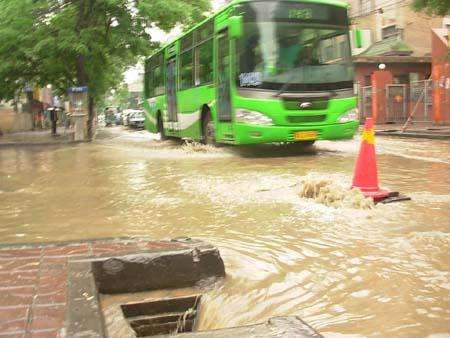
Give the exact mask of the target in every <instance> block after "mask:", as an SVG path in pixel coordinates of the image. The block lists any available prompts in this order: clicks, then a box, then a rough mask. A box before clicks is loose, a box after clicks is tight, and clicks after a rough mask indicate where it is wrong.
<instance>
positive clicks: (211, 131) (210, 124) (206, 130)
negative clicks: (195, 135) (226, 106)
mask: <svg viewBox="0 0 450 338" xmlns="http://www.w3.org/2000/svg"><path fill="white" fill-rule="evenodd" d="M202 141H203V143H204V144H209V145H215V144H216V129H215V127H214V121H213V120H212V118H211V113H210V112H208V113H206V115H205V117H204V118H203V120H202Z"/></svg>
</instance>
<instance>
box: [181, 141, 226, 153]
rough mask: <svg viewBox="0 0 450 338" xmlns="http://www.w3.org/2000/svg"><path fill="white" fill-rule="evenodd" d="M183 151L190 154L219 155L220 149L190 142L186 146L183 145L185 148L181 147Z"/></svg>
mask: <svg viewBox="0 0 450 338" xmlns="http://www.w3.org/2000/svg"><path fill="white" fill-rule="evenodd" d="M181 149H182V150H183V151H184V152H186V153H188V154H190V153H217V152H219V149H218V148H216V147H214V146H211V145H209V144H202V143H198V142H192V141H188V142H186V143H185V144H183V146H182V147H181Z"/></svg>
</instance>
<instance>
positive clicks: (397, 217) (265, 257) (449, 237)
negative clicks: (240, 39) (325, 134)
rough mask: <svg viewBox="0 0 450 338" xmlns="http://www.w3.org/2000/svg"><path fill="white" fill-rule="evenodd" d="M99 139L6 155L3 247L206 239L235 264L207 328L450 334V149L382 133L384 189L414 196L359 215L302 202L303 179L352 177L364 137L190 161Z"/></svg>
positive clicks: (119, 136) (0, 199) (0, 214)
mask: <svg viewBox="0 0 450 338" xmlns="http://www.w3.org/2000/svg"><path fill="white" fill-rule="evenodd" d="M100 136H101V137H99V139H98V140H97V141H95V142H94V143H92V144H81V145H76V146H64V147H18V148H0V238H1V242H2V243H24V242H46V241H59V240H76V239H87V238H95V237H111V236H138V235H149V236H151V237H153V238H155V239H161V238H171V237H177V236H192V237H197V238H200V239H203V240H205V241H208V242H211V243H213V244H215V245H217V246H218V247H219V248H220V251H221V254H222V256H223V258H224V261H225V265H226V269H227V277H226V279H225V280H223V281H221V282H218V283H217V284H216V285H215V287H214V288H207V289H206V290H204V292H205V294H204V296H203V300H202V316H201V318H200V329H202V330H205V329H213V328H222V327H230V326H236V325H245V324H255V323H260V322H262V321H264V320H265V319H267V318H269V317H273V316H286V315H299V316H300V317H301V318H303V319H304V320H305V321H307V322H308V323H309V324H311V325H312V326H313V327H314V328H316V329H317V330H318V331H319V332H320V333H322V334H323V335H324V336H326V337H339V338H340V337H363V336H367V337H394V336H395V337H430V338H438V337H439V338H440V337H448V336H450V142H447V141H429V140H415V139H394V138H392V139H390V138H378V139H377V149H378V154H379V156H378V163H379V171H380V179H381V181H382V183H383V186H384V187H387V188H391V189H394V190H398V191H401V192H403V193H406V194H408V195H409V196H411V197H412V198H413V201H411V202H406V203H398V204H392V205H380V206H377V207H376V208H375V209H374V210H356V209H348V208H347V209H346V208H333V207H327V206H324V205H322V204H319V203H317V202H315V201H314V200H306V199H300V198H299V197H298V196H297V187H295V184H296V183H297V182H298V181H299V180H300V178H301V177H303V176H305V175H307V174H310V173H316V174H318V175H324V176H330V175H334V176H333V177H336V179H337V180H341V181H343V182H350V180H351V176H352V170H353V166H354V160H355V156H356V154H357V151H358V148H359V141H358V140H357V139H355V140H353V141H344V142H319V143H318V145H317V146H315V147H314V148H312V149H309V150H298V149H292V148H285V147H276V146H266V147H258V148H250V149H248V148H244V149H235V148H231V149H230V148H221V149H219V150H217V151H205V152H202V151H199V152H192V151H186V150H183V149H182V148H181V147H180V146H179V145H178V144H175V143H171V142H160V141H157V140H155V139H153V138H152V137H151V135H149V134H147V133H145V132H134V133H132V132H121V131H119V130H118V129H110V130H109V131H107V132H102V134H101V135H100Z"/></svg>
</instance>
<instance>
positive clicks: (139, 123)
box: [128, 110, 145, 128]
mask: <svg viewBox="0 0 450 338" xmlns="http://www.w3.org/2000/svg"><path fill="white" fill-rule="evenodd" d="M144 121H145V115H144V112H143V111H142V110H139V111H136V112H134V113H131V114H130V115H129V122H128V124H129V126H130V127H133V128H144Z"/></svg>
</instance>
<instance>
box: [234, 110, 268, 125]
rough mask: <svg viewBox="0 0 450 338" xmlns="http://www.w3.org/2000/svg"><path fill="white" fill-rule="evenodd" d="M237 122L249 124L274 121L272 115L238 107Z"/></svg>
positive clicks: (265, 123)
mask: <svg viewBox="0 0 450 338" xmlns="http://www.w3.org/2000/svg"><path fill="white" fill-rule="evenodd" d="M236 122H240V123H248V124H262V125H272V124H273V121H272V119H271V118H270V117H268V116H266V115H264V114H262V113H259V112H257V111H251V110H247V109H236Z"/></svg>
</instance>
